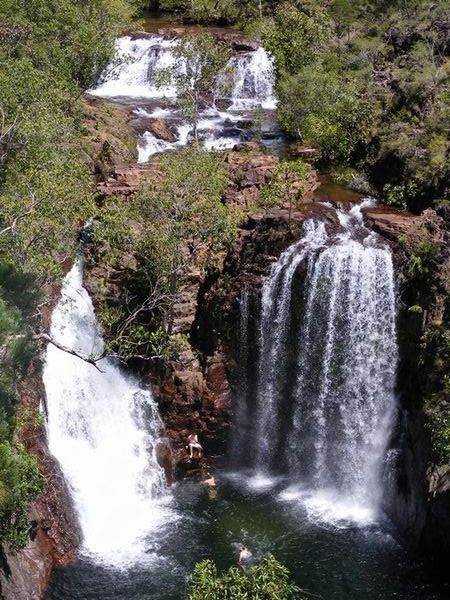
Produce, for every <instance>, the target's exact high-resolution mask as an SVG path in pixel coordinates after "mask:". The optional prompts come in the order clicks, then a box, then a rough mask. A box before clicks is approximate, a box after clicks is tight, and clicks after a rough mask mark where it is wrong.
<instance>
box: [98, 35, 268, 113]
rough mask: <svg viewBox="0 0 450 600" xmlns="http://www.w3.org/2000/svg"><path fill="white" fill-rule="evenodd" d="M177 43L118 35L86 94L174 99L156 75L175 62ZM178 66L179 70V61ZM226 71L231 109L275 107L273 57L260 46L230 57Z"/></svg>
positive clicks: (159, 37)
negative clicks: (110, 55)
mask: <svg viewBox="0 0 450 600" xmlns="http://www.w3.org/2000/svg"><path fill="white" fill-rule="evenodd" d="M177 43H178V42H177V40H176V39H174V38H171V39H168V38H164V37H162V36H160V35H156V34H155V35H154V36H148V37H145V38H137V39H133V38H132V37H130V36H125V37H121V38H119V39H118V40H117V42H116V48H117V59H116V61H115V62H114V63H112V64H111V65H110V66H109V67H108V68H107V69H106V71H105V73H103V75H102V78H101V80H100V83H99V85H98V86H97V87H96V88H95V89H92V90H90V91H89V93H90V94H91V95H93V96H99V97H104V98H114V97H127V98H138V99H149V100H153V99H158V98H168V99H173V98H175V97H176V89H175V87H174V86H172V85H168V86H163V87H158V85H157V81H156V79H157V78H156V74H157V72H158V70H160V69H167V68H170V67H174V65H175V63H176V62H177V61H176V58H175V55H174V52H173V50H174V48H175V47H176V45H177ZM178 67H179V68H180V69H181V70H182V69H183V64H182V62H181V64H179V65H178ZM226 72H227V73H231V76H232V78H233V82H232V86H231V93H230V98H231V99H232V101H233V104H232V107H231V108H232V110H233V109H235V110H239V109H247V108H257V107H261V108H266V109H273V108H275V106H276V100H275V93H274V85H275V74H274V59H273V57H272V56H271V55H270V54H269V53H268V52H267V51H266V50H265V49H264V48H261V47H260V48H258V50H256V51H253V52H243V53H239V54H237V55H235V56H233V57H232V58H231V59H230V61H229V64H228V65H227V67H226Z"/></svg>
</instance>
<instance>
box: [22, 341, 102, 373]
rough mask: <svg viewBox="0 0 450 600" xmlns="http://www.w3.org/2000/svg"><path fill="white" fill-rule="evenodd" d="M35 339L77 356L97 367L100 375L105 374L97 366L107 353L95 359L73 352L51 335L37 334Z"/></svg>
mask: <svg viewBox="0 0 450 600" xmlns="http://www.w3.org/2000/svg"><path fill="white" fill-rule="evenodd" d="M33 339H34V340H45V341H46V342H48V343H49V344H52V345H53V346H55V348H58V350H62V351H63V352H67V354H70V355H72V356H76V358H79V359H80V360H83V361H84V362H86V363H88V364H90V365H92V366H93V367H95V368H96V369H97V371H100V373H104V371H102V370H101V369H100V367H99V366H98V365H97V363H98V362H99V361H100V360H102V359H103V358H105V357H106V356H107V355H106V353H105V352H102V354H100V355H99V356H95V357H94V356H88V355H87V354H81V353H80V352H77V351H76V350H73V349H72V348H68V347H67V346H64V345H63V344H60V343H59V342H57V341H56V340H55V339H53V338H52V337H51V336H50V335H48V333H38V334H35V335H33Z"/></svg>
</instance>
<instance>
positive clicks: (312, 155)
mask: <svg viewBox="0 0 450 600" xmlns="http://www.w3.org/2000/svg"><path fill="white" fill-rule="evenodd" d="M289 153H290V154H291V155H292V156H295V157H297V158H302V159H303V160H311V161H313V162H314V161H316V160H319V159H320V150H319V149H318V148H313V147H311V146H302V145H299V144H293V145H291V146H290V147H289Z"/></svg>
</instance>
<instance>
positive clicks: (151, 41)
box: [89, 35, 177, 99]
mask: <svg viewBox="0 0 450 600" xmlns="http://www.w3.org/2000/svg"><path fill="white" fill-rule="evenodd" d="M176 44H177V42H176V40H169V39H165V38H163V37H162V36H159V35H155V36H151V37H146V38H142V39H139V38H138V39H132V38H131V37H130V36H125V37H121V38H119V39H118V40H117V41H116V55H117V58H116V59H115V61H114V62H113V63H111V65H109V66H108V67H107V69H106V71H105V72H104V73H103V74H102V76H101V78H100V82H99V85H98V86H97V87H96V88H95V89H92V90H89V93H90V94H91V95H92V96H99V97H101V98H120V97H126V98H143V99H145V98H147V99H157V98H175V97H176V89H175V86H173V85H167V86H164V87H158V86H157V85H156V72H157V71H158V70H161V69H168V68H173V67H174V65H175V60H176V59H175V56H174V54H173V49H174V47H175V46H176Z"/></svg>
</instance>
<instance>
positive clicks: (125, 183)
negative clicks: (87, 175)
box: [97, 164, 160, 198]
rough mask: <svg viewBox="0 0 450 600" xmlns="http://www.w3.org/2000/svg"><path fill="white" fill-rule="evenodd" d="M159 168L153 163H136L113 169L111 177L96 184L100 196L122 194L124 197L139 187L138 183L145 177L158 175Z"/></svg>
mask: <svg viewBox="0 0 450 600" xmlns="http://www.w3.org/2000/svg"><path fill="white" fill-rule="evenodd" d="M159 174H160V173H159V170H158V167H157V165H155V164H145V165H136V166H134V167H123V168H118V169H115V170H114V172H113V173H112V175H111V177H108V178H107V179H106V181H101V182H100V183H98V185H97V191H98V193H99V194H100V195H101V196H104V197H107V196H122V197H124V198H126V197H127V196H130V195H131V194H134V193H136V192H137V190H138V189H139V185H140V183H141V181H142V180H143V179H145V178H146V177H158V176H159Z"/></svg>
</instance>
